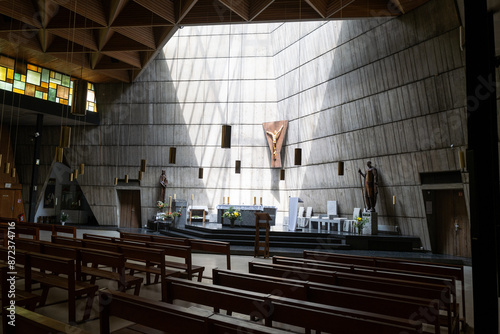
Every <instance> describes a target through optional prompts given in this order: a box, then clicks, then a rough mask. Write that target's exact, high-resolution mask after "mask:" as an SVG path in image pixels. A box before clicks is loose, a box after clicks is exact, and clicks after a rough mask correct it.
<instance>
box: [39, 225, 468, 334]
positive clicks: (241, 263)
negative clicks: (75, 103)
mask: <svg viewBox="0 0 500 334" xmlns="http://www.w3.org/2000/svg"><path fill="white" fill-rule="evenodd" d="M42 232H43V231H42ZM83 233H99V234H105V235H110V236H118V235H119V233H118V232H116V231H112V230H99V231H97V230H78V237H81V236H82V234H83ZM41 239H43V240H49V239H50V236H49V235H48V234H47V235H46V234H43V233H42V235H41ZM387 255H390V254H387V252H384V254H383V255H382V256H387ZM393 255H395V254H393ZM250 261H261V262H271V259H264V258H261V257H258V258H254V257H253V256H236V255H233V256H231V266H232V270H234V271H239V272H248V262H250ZM193 263H195V264H200V265H204V266H205V272H204V278H203V281H204V282H207V283H211V275H212V268H215V267H218V268H223V269H225V268H226V258H225V256H223V255H213V254H198V253H197V254H193ZM465 273H466V281H465V293H466V301H467V307H466V310H467V311H466V312H467V314H466V316H467V322H468V325H469V327H470V328H469V330H468V331H467V333H468V334H470V333H473V330H472V328H473V310H472V271H471V267H470V266H466V267H465ZM98 284H100V285H101V287H106V286H109V288H111V289H116V283H114V282H112V283H111V284H108V283H107V281H98ZM52 290H53V291H51V292H50V293H49V299H48V303H47V306H44V307H40V308H37V312H38V313H41V314H44V315H46V316H49V317H51V318H55V319H57V320H60V321H63V322H66V321H67V308H66V307H67V304H66V302H65V296H64V293H62V292H61V291H57V289H52ZM35 293H40V292H39V291H35ZM140 295H141V296H144V297H147V298H151V299H155V300H159V299H160V287H159V285H158V284H153V285H145V286H143V287H142V288H141V293H140ZM459 300H460V296H459ZM84 304H85V299H80V300H78V301H77V319H81V317H82V314H83V307H84ZM97 316H98V303H97V300H96V301H95V302H94V308H93V310H92V315H91V320H90V321H87V322H85V323H81V324H79V325H77V327H80V328H82V329H85V330H87V331H89V332H90V333H99V321H98V319H97ZM128 324H129V323H128V322H127V321H124V320H121V319H116V318H113V319H112V322H111V326H112V330H115V329H119V328H121V327H124V326H127V325H128Z"/></svg>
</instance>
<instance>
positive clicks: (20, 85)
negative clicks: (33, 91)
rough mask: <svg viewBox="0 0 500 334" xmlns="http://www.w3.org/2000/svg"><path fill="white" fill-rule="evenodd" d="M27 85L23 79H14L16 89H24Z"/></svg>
mask: <svg viewBox="0 0 500 334" xmlns="http://www.w3.org/2000/svg"><path fill="white" fill-rule="evenodd" d="M25 86H26V84H25V83H24V82H22V81H17V80H14V88H15V89H20V90H24V87H25Z"/></svg>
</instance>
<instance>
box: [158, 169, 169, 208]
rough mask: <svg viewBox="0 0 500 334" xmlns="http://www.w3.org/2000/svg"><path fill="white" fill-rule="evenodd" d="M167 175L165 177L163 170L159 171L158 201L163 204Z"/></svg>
mask: <svg viewBox="0 0 500 334" xmlns="http://www.w3.org/2000/svg"><path fill="white" fill-rule="evenodd" d="M167 183H168V181H167V175H165V170H162V171H161V175H160V186H161V188H160V189H161V190H160V201H162V202H165V191H166V190H167Z"/></svg>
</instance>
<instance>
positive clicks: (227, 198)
mask: <svg viewBox="0 0 500 334" xmlns="http://www.w3.org/2000/svg"><path fill="white" fill-rule="evenodd" d="M227 204H229V196H227Z"/></svg>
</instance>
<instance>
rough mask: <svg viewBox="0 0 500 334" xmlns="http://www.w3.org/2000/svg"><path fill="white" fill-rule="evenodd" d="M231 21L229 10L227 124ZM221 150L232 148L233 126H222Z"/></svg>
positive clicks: (227, 112)
mask: <svg viewBox="0 0 500 334" xmlns="http://www.w3.org/2000/svg"><path fill="white" fill-rule="evenodd" d="M232 5H233V1H232V0H231V7H230V8H233V7H232ZM231 21H232V10H231V9H229V35H228V55H227V92H226V94H227V95H226V122H227V120H228V114H229V92H230V89H229V88H230V86H229V81H230V76H229V73H230V70H231V66H230V65H231ZM220 147H221V148H231V125H228V124H224V125H222V138H221V145H220Z"/></svg>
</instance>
